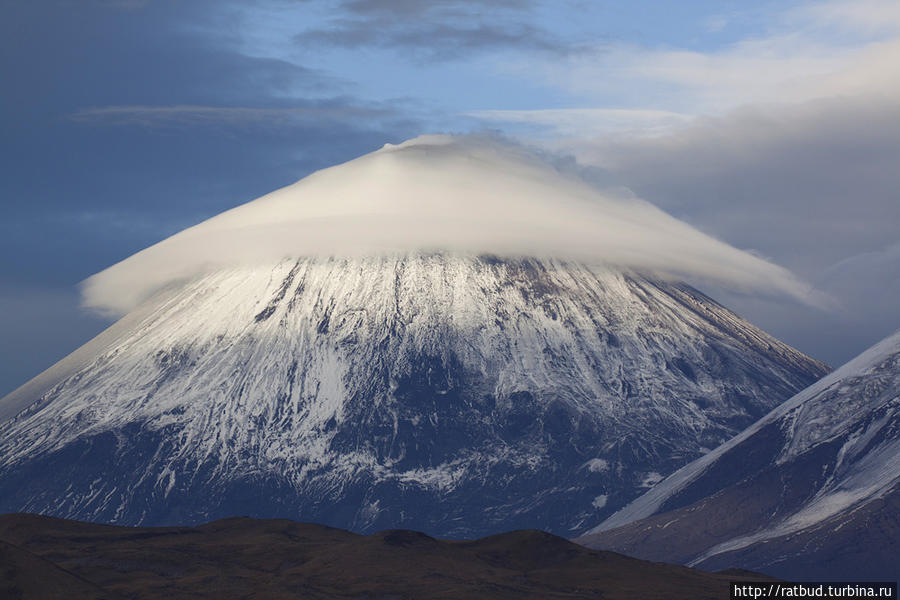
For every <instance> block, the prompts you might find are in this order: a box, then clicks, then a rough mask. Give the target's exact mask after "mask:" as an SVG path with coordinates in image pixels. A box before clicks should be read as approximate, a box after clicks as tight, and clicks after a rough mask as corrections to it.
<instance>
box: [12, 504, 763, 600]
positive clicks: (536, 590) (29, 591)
mask: <svg viewBox="0 0 900 600" xmlns="http://www.w3.org/2000/svg"><path fill="white" fill-rule="evenodd" d="M0 540H2V542H0V557H3V568H4V570H3V575H2V576H3V579H2V580H0V594H4V593H5V594H6V595H5V596H3V597H10V598H14V597H18V598H23V600H29V599H32V598H34V599H37V598H41V599H43V598H56V597H60V598H62V597H65V598H67V599H69V600H80V599H82V598H84V599H87V598H92V599H101V598H102V599H108V600H116V599H122V598H130V599H144V598H146V599H151V598H153V599H156V598H171V599H181V598H185V599H187V598H217V599H219V600H229V599H231V598H259V599H263V598H265V599H276V600H277V599H278V598H292V599H293V598H311V599H317V598H322V599H325V598H436V599H439V598H448V599H449V598H467V599H469V598H471V599H480V598H484V599H487V598H490V599H492V600H493V599H504V598H510V599H513V598H515V599H517V600H518V599H523V598H524V599H532V598H533V599H539V598H540V599H563V598H565V599H580V598H584V599H588V598H604V599H608V600H615V599H617V598H621V599H626V598H651V599H652V598H672V599H678V598H685V599H687V598H691V599H698V598H701V599H702V598H727V597H728V581H729V580H730V579H733V578H734V575H725V574H722V575H716V574H711V573H705V572H702V571H697V570H694V569H689V568H686V567H680V566H674V565H666V564H659V563H649V562H645V561H641V560H636V559H633V558H628V557H626V556H622V555H620V554H616V553H613V552H600V551H594V550H589V549H587V548H584V547H582V546H579V545H577V544H573V543H571V542H568V541H566V540H564V539H562V538H559V537H556V536H553V535H551V534H548V533H544V532H540V531H533V530H526V531H514V532H510V533H505V534H500V535H495V536H491V537H487V538H483V539H480V540H474V541H453V542H451V541H443V540H437V539H434V538H431V537H428V536H426V535H424V534H421V533H417V532H413V531H407V530H390V531H383V532H380V533H376V534H373V535H370V536H362V535H356V534H353V533H350V532H347V531H342V530H339V529H331V528H328V527H323V526H320V525H311V524H305V523H296V522H292V521H283V520H255V519H249V518H233V519H225V520H222V521H215V522H213V523H208V524H206V525H201V526H199V527H166V528H129V527H114V526H107V525H96V524H90V523H81V522H77V521H67V520H63V519H56V518H51V517H41V516H36V515H28V514H12V515H3V516H0ZM10 549H11V550H10ZM9 557H13V558H9ZM754 577H756V578H758V576H753V575H752V574H751V575H749V579H753V578H754ZM741 579H748V575H747V574H742V575H741ZM61 586H66V587H65V589H66V594H65V595H54V594H53V591H54V590H56V589H58V588H60V587H61ZM45 590H50V592H46V591H45ZM16 594H19V595H16Z"/></svg>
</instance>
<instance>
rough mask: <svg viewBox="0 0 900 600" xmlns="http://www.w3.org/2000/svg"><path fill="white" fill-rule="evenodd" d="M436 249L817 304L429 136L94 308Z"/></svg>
mask: <svg viewBox="0 0 900 600" xmlns="http://www.w3.org/2000/svg"><path fill="white" fill-rule="evenodd" d="M432 250H438V251H443V250H446V251H453V252H469V253H491V254H497V255H502V256H523V255H524V256H532V255H537V256H548V257H557V258H562V259H575V260H583V261H589V262H592V263H603V264H614V265H620V266H624V267H627V268H632V269H637V270H642V271H652V272H655V273H666V274H670V275H672V276H677V277H689V278H694V279H701V280H712V281H717V282H721V283H722V284H724V285H726V286H730V287H732V288H735V289H740V290H765V291H768V292H775V293H778V294H788V295H790V296H793V297H796V298H801V299H804V300H808V301H813V297H812V295H811V294H810V291H809V288H808V286H805V285H804V284H802V283H801V282H799V281H798V280H797V279H795V278H794V277H793V276H792V275H791V274H790V273H789V272H788V271H786V270H784V269H782V268H780V267H777V266H775V265H773V264H771V263H768V262H766V261H764V260H761V259H759V258H757V257H755V256H752V255H750V254H747V253H745V252H741V251H739V250H736V249H735V248H732V247H731V246H728V245H727V244H724V243H722V242H720V241H718V240H715V239H713V238H711V237H709V236H707V235H704V234H702V233H700V232H699V231H697V230H696V229H693V228H691V227H690V226H688V225H686V224H685V223H683V222H680V221H678V220H677V219H674V218H672V217H671V216H669V215H667V214H666V213H664V212H662V211H660V210H659V209H657V208H656V207H654V206H652V205H650V204H648V203H646V202H644V201H642V200H639V199H637V198H635V197H631V196H627V195H625V196H623V195H616V194H614V193H611V192H602V191H600V190H598V189H597V188H596V187H593V186H591V185H589V184H588V183H586V182H585V181H582V180H580V179H579V178H577V177H575V176H574V175H565V174H563V173H561V172H559V171H558V170H556V169H554V168H553V167H551V166H550V165H548V164H546V163H544V162H542V161H541V160H539V159H538V158H537V157H536V156H535V155H533V154H531V153H529V152H527V151H525V150H523V149H522V148H519V147H514V146H509V145H505V144H501V143H499V142H497V141H489V140H486V139H483V138H454V137H450V136H424V137H422V138H417V139H415V140H412V141H410V142H405V143H403V144H400V145H398V146H386V147H385V148H384V149H382V150H379V151H377V152H374V153H371V154H368V155H365V156H363V157H361V158H358V159H356V160H353V161H350V162H349V163H345V164H343V165H339V166H337V167H333V168H330V169H325V170H323V171H318V172H316V173H314V174H312V175H310V176H309V177H307V178H305V179H303V180H301V181H299V182H298V183H296V184H294V185H291V186H288V187H286V188H283V189H281V190H278V191H276V192H273V193H271V194H268V195H267V196H264V197H262V198H260V199H258V200H255V201H253V202H250V203H248V204H245V205H243V206H240V207H237V208H235V209H232V210H230V211H227V212H225V213H222V214H221V215H218V216H217V217H214V218H212V219H209V220H208V221H205V222H203V223H201V224H199V225H196V226H194V227H191V228H189V229H186V230H185V231H182V232H181V233H179V234H176V235H174V236H172V237H171V238H168V239H167V240H164V241H162V242H160V243H158V244H156V245H154V246H152V247H150V248H148V249H146V250H143V251H142V252H139V253H137V254H135V255H134V256H132V257H130V258H128V259H126V260H124V261H122V262H120V263H118V264H116V265H113V266H112V267H110V268H108V269H106V270H105V271H102V272H101V273H98V274H97V275H94V276H93V277H91V278H89V279H88V280H87V281H86V282H85V284H84V288H83V289H84V296H85V304H86V305H87V306H88V307H91V308H94V309H97V310H101V311H107V312H112V313H120V314H121V313H124V312H127V311H129V310H131V309H132V308H134V307H135V306H136V305H137V304H139V303H140V302H141V301H142V300H144V299H145V298H147V297H148V296H149V295H150V294H152V293H153V292H154V291H155V290H157V289H159V288H161V287H163V286H165V285H167V284H169V283H171V282H173V281H178V280H182V279H186V278H190V277H193V276H195V275H198V274H200V273H202V272H204V271H206V270H209V269H216V268H220V267H223V266H228V265H232V264H236V263H247V262H254V261H256V262H269V261H278V260H281V259H283V258H285V257H290V256H307V255H323V254H324V255H357V254H371V253H398V252H401V253H402V252H414V251H432Z"/></svg>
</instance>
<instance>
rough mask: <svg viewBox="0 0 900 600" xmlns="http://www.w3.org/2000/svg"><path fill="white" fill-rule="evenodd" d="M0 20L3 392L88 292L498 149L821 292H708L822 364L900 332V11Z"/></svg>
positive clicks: (343, 5)
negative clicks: (182, 243) (221, 216)
mask: <svg viewBox="0 0 900 600" xmlns="http://www.w3.org/2000/svg"><path fill="white" fill-rule="evenodd" d="M0 10H2V16H3V18H2V19H0V77H2V79H0V80H2V81H3V90H4V91H3V93H2V94H0V128H2V136H0V158H2V161H0V165H2V166H0V202H2V208H3V214H4V219H3V220H2V221H0V255H2V256H3V257H4V258H3V261H2V263H0V340H2V347H3V356H4V361H3V365H2V366H0V393H3V392H5V391H8V390H11V389H13V388H15V387H16V386H18V385H20V384H21V383H24V382H25V381H26V380H27V379H28V378H30V377H31V376H33V375H35V374H37V373H38V372H40V371H41V370H43V369H44V368H46V367H47V366H49V365H50V364H52V362H54V361H55V360H57V359H59V358H61V357H62V356H64V355H65V354H67V353H68V352H69V351H71V350H72V349H74V348H75V347H77V345H79V344H80V343H82V342H83V341H85V340H86V339H88V338H89V337H90V336H91V335H93V334H95V333H96V332H98V331H99V330H100V329H101V328H102V327H104V326H105V325H106V324H107V321H104V320H103V319H100V318H98V317H96V316H92V315H90V314H87V313H85V312H83V311H81V310H80V309H79V308H78V303H79V299H78V290H77V284H78V282H80V281H82V280H83V279H85V278H86V277H88V276H90V275H91V274H93V273H95V272H97V271H99V270H101V269H103V268H105V267H107V266H109V265H111V264H113V263H115V262H117V261H119V260H122V259H124V258H126V257H127V256H129V255H131V254H133V253H134V252H136V251H138V250H140V249H142V248H145V247H147V246H149V245H151V244H153V243H155V242H157V241H159V240H161V239H163V238H165V237H167V236H169V235H171V234H173V233H175V232H176V231H179V230H180V229H183V228H184V227H186V226H189V225H192V224H195V223H197V222H199V221H201V220H203V219H205V218H208V217H210V216H212V215H215V214H217V213H219V212H221V211H223V210H225V209H227V208H230V207H233V206H235V205H237V204H240V203H243V202H246V201H248V200H251V199H253V198H255V197H257V196H260V195H262V194H264V193H266V192H268V191H271V190H273V189H275V188H278V187H281V186H284V185H286V184H288V183H291V182H293V181H295V180H297V179H299V178H301V177H303V176H304V175H306V174H308V173H310V172H312V171H314V170H316V169H319V168H322V167H326V166H329V165H332V164H335V163H338V162H342V161H345V160H349V159H351V158H353V157H356V156H358V155H360V154H363V153H366V152H369V151H372V150H375V149H377V148H379V147H381V146H382V145H383V144H384V143H387V142H390V143H397V142H400V141H402V140H404V139H408V138H411V137H414V136H417V135H420V134H423V133H431V132H450V133H466V132H479V131H492V132H498V133H500V134H502V135H506V136H509V137H512V138H514V139H516V140H518V141H520V142H522V143H526V144H531V145H535V146H538V147H539V148H541V149H542V150H543V151H545V152H547V153H551V154H552V155H554V156H556V157H557V158H558V159H559V160H566V161H574V162H577V164H578V165H579V166H580V167H581V168H582V169H583V172H584V175H585V176H586V177H588V178H593V179H595V180H596V181H597V182H598V183H600V184H602V185H604V186H618V187H623V188H627V189H628V190H631V191H632V192H633V193H635V194H636V195H638V196H640V197H642V198H644V199H646V200H648V201H650V202H652V203H654V204H656V205H657V206H659V207H661V208H663V209H664V210H666V211H668V212H670V213H671V214H673V215H675V216H676V217H678V218H681V219H684V220H685V221H687V222H689V223H691V224H692V225H694V226H696V227H698V228H699V229H701V230H702V231H704V232H706V233H709V234H711V235H713V236H715V237H718V238H719V239H722V240H724V241H726V242H728V243H730V244H732V245H735V246H736V247H738V248H741V249H746V250H751V251H752V252H754V253H757V254H759V255H761V256H763V257H766V258H768V259H770V260H772V261H773V262H775V263H777V264H779V265H782V266H784V267H786V268H788V269H791V270H792V271H793V272H794V273H796V274H797V275H798V276H799V277H801V278H802V279H804V280H806V281H808V282H810V283H811V284H812V285H814V286H816V287H817V288H818V289H820V290H822V291H823V292H824V293H827V294H829V295H830V296H831V297H832V298H833V299H834V303H833V306H832V307H831V308H830V309H829V310H819V309H810V308H809V307H806V306H802V305H799V304H797V303H795V302H793V301H789V300H787V299H777V298H767V297H754V296H748V295H746V294H745V295H742V296H737V295H735V294H732V293H729V292H727V291H724V290H723V291H716V294H715V295H716V297H719V298H721V299H722V300H723V301H724V302H725V303H726V304H727V305H729V306H731V307H733V308H736V309H737V310H738V311H739V312H741V313H742V314H745V315H746V316H748V317H749V318H750V319H751V320H753V321H754V322H756V323H757V324H759V325H761V326H763V327H764V328H766V329H768V330H769V331H770V332H772V333H773V334H775V335H776V336H778V337H781V338H782V339H784V340H785V341H787V342H789V343H792V344H794V345H796V346H797V347H799V348H800V349H801V350H803V351H805V352H807V353H809V354H811V355H813V356H816V357H817V358H821V359H823V360H826V361H828V362H831V363H833V364H838V363H840V362H843V361H844V360H846V359H848V358H850V357H852V356H853V355H854V354H856V353H857V352H859V351H861V350H862V349H864V348H865V347H867V346H868V345H870V344H871V343H874V342H875V341H877V340H878V339H880V338H882V337H885V336H886V335H888V334H889V333H891V332H892V331H893V330H895V329H896V328H897V327H900V311H898V310H897V308H896V307H895V304H896V302H895V298H896V297H897V293H898V292H900V233H898V230H900V228H898V227H897V224H898V223H900V198H898V196H897V191H896V190H898V189H900V175H898V174H897V173H896V171H897V169H896V164H898V162H900V114H898V108H897V107H898V106H900V102H898V96H900V3H898V2H896V1H892V2H888V1H886V0H855V1H853V2H850V1H847V0H835V1H825V2H816V3H808V2H756V3H748V2H724V1H719V2H714V1H706V2H681V3H674V2H663V1H659V2H649V1H648V2H627V3H624V2H621V3H614V2H588V1H557V2H549V1H548V2H540V1H537V0H534V1H530V0H493V1H478V0H467V1H465V0H435V1H432V2H419V1H414V0H335V1H317V0H255V1H249V2H239V3H238V2H223V1H217V2H212V1H206V0H195V1H192V2H173V1H163V0H85V1H83V2H71V1H64V0H58V1H50V0H35V1H32V2H6V3H4V4H3V6H2V9H0Z"/></svg>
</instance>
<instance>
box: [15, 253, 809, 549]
mask: <svg viewBox="0 0 900 600" xmlns="http://www.w3.org/2000/svg"><path fill="white" fill-rule="evenodd" d="M123 323H124V324H122V323H120V324H119V325H117V326H116V327H117V330H116V331H115V332H114V334H110V335H107V336H105V337H103V336H101V338H98V340H95V341H94V342H92V343H90V344H89V345H88V347H87V348H88V350H82V351H81V352H80V355H78V356H74V357H73V358H70V359H65V360H64V361H63V362H62V364H61V366H59V367H58V368H56V369H55V371H48V373H47V374H45V375H44V376H43V379H41V380H40V381H39V382H37V383H36V384H34V385H33V386H31V387H30V388H22V389H21V390H19V391H17V392H15V393H14V394H13V395H11V396H10V397H8V398H7V399H4V401H3V402H2V404H3V405H6V407H7V409H8V411H9V412H16V410H17V409H18V408H20V407H24V410H21V412H18V414H17V415H16V416H15V417H14V418H12V419H11V420H9V421H7V422H6V423H4V424H2V425H0V490H2V492H3V493H2V494H0V511H4V512H6V511H30V512H38V513H44V514H52V515H58V516H65V517H70V518H77V519H82V520H97V521H108V522H116V523H130V524H139V523H140V524H161V523H191V522H199V521H206V520H209V519H212V518H216V517H220V516H227V515H233V514H252V515H256V516H289V517H293V518H296V519H301V520H308V521H317V522H321V523H327V524H332V525H339V526H342V527H349V528H352V529H356V530H360V531H371V530H377V529H381V528H385V527H398V526H403V527H412V528H417V529H421V530H425V531H428V532H430V533H433V534H437V535H443V536H462V535H465V536H471V535H481V534H483V533H486V532H491V531H498V530H506V529H511V528H516V527H540V528H544V529H547V530H550V531H557V532H563V533H569V534H571V532H578V531H580V530H582V527H583V526H584V524H585V523H588V522H590V521H591V520H595V519H597V518H598V517H602V516H603V515H606V514H609V513H610V512H611V511H613V510H615V509H617V508H619V507H621V506H622V505H623V504H624V503H625V502H627V501H629V500H630V499H632V498H633V497H634V496H636V495H637V494H638V493H639V492H640V491H641V490H642V489H645V486H647V485H650V482H651V481H653V480H654V479H656V478H658V477H660V476H661V475H665V474H667V473H670V472H672V471H673V470H674V469H676V468H677V467H679V466H681V465H682V464H684V463H686V462H687V461H689V460H691V459H693V458H696V457H697V456H699V455H700V454H701V453H703V452H705V451H707V449H708V448H712V447H715V446H716V445H718V444H719V443H721V442H722V441H723V440H725V439H727V438H729V437H731V436H732V435H734V433H736V432H737V431H739V430H740V429H742V428H743V427H745V426H747V425H748V424H749V423H751V422H752V421H753V420H755V419H756V418H758V417H759V416H761V415H763V414H765V413H766V412H767V411H768V410H770V409H771V408H772V407H773V406H775V405H776V404H777V403H778V402H780V401H782V400H783V399H785V398H788V397H789V396H791V395H792V394H793V393H794V392H796V391H797V390H798V389H801V388H803V387H804V386H806V385H807V384H809V383H810V382H812V381H814V380H815V379H817V378H818V377H820V376H821V375H822V374H824V373H825V372H826V370H827V369H826V367H825V366H824V365H822V364H821V363H817V362H816V361H813V360H811V359H809V358H807V357H805V356H803V355H802V354H800V353H799V352H797V351H795V350H793V349H792V348H790V347H788V346H786V345H784V344H782V343H780V342H778V341H777V340H775V339H773V338H772V337H770V336H768V335H766V334H765V333H763V332H761V331H760V330H758V329H756V328H754V327H753V326H752V325H750V324H748V323H747V322H745V321H743V320H742V319H740V318H739V317H737V316H736V315H734V314H733V313H731V312H729V311H727V310H726V309H724V308H723V307H721V306H720V305H718V304H716V303H715V302H713V301H712V300H710V299H709V298H707V297H706V296H704V295H703V294H701V293H699V292H697V291H696V290H694V289H693V288H691V287H689V286H686V285H683V284H675V283H668V282H666V281H662V280H651V279H648V278H647V277H645V276H641V275H638V274H636V273H633V272H629V271H627V270H623V269H613V268H600V267H587V266H585V265H583V264H580V263H576V262H567V261H559V260H551V259H541V260H538V259H499V258H497V257H492V256H475V255H468V254H458V253H457V254H450V253H410V254H402V255H385V256H379V257H353V258H305V259H299V260H294V259H290V260H282V261H278V262H276V263H272V264H270V265H269V266H268V267H263V266H261V265H259V264H256V265H252V266H235V267H231V268H218V269H215V270H213V271H211V272H209V273H206V274H205V275H202V276H199V277H197V278H195V279H193V280H190V281H188V282H184V283H180V284H177V285H176V284H171V285H170V286H169V287H167V288H164V289H162V290H161V291H159V292H157V293H156V295H154V296H152V297H151V298H150V299H148V300H146V301H145V303H144V304H143V305H142V306H140V308H139V309H137V310H136V311H134V312H132V313H131V315H130V316H129V317H127V321H123ZM67 361H68V362H67ZM12 404H15V407H14V408H15V410H14V409H12V408H9V406H10V405H12Z"/></svg>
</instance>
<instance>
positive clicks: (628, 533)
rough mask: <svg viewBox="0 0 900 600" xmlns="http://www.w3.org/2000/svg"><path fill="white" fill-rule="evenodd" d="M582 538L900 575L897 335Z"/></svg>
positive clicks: (859, 575) (657, 556)
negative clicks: (898, 553)
mask: <svg viewBox="0 0 900 600" xmlns="http://www.w3.org/2000/svg"><path fill="white" fill-rule="evenodd" d="M579 541H580V542H582V543H584V544H586V545H588V546H591V547H594V548H606V549H615V550H618V551H621V552H626V553H628V554H631V555H634V556H640V557H642V558H647V559H652V560H661V559H665V560H671V561H675V562H680V563H682V564H688V565H692V566H698V567H700V568H705V569H716V568H721V567H722V566H724V565H728V566H739V567H743V568H747V569H753V570H759V571H763V572H766V573H770V574H772V575H776V576H779V577H785V578H793V579H803V578H806V579H823V580H827V579H830V580H841V579H844V580H854V579H873V580H878V579H881V580H886V579H887V580H897V579H898V578H900V560H898V558H897V552H896V549H897V548H898V547H900V332H898V333H895V334H894V335H892V336H890V337H888V338H887V339H885V340H884V341H882V342H881V343H879V344H877V345H876V346H874V347H872V348H871V349H869V350H867V351H866V352H864V353H863V354H861V355H860V356H858V357H857V358H855V359H854V360H852V361H850V362H849V363H847V364H846V365H844V366H843V367H841V368H840V369H838V370H837V371H835V372H834V373H832V374H830V375H828V376H827V377H825V378H823V379H822V380H820V381H819V382H817V383H815V384H813V385H812V386H810V387H809V388H808V389H806V390H804V391H803V392H801V393H799V394H797V396H795V397H794V398H792V399H791V400H789V401H788V402H786V403H784V404H783V405H781V406H779V407H778V408H776V409H775V410H773V411H772V412H771V413H770V414H769V415H767V416H766V417H764V418H763V419H761V420H760V421H759V422H757V423H756V424H754V425H753V426H752V427H750V428H749V429H747V430H746V431H744V432H743V433H741V434H740V435H738V436H737V437H736V438H734V439H733V440H731V441H729V442H728V443H726V444H724V445H723V446H721V447H720V448H718V449H716V450H715V451H713V452H711V453H709V454H707V455H706V456H704V457H702V458H700V459H698V460H696V461H694V462H693V463H691V464H689V465H687V466H685V467H684V468H682V469H681V470H679V471H677V472H676V473H674V474H673V475H671V476H670V477H669V478H668V479H666V480H665V481H663V482H662V483H660V484H659V486H657V487H656V488H654V489H653V490H651V491H650V492H648V493H647V494H645V495H644V496H642V497H641V498H639V499H637V500H636V501H634V502H633V503H631V504H630V505H629V506H627V507H626V508H624V509H622V510H621V511H619V512H618V513H617V514H615V515H613V516H612V517H610V518H609V519H607V520H606V521H605V522H604V523H602V524H601V525H600V526H599V527H597V528H596V529H594V530H593V531H592V532H591V533H590V534H589V535H587V536H584V537H582V538H580V540H579Z"/></svg>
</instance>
